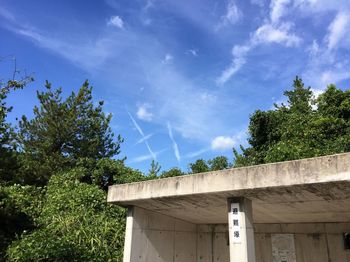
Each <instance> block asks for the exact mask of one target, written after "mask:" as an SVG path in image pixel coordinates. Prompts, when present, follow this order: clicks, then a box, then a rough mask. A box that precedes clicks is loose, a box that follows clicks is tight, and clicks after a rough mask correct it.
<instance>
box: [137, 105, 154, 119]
mask: <svg viewBox="0 0 350 262" xmlns="http://www.w3.org/2000/svg"><path fill="white" fill-rule="evenodd" d="M150 108H151V106H150V105H149V104H142V105H140V106H139V107H138V109H137V113H136V115H137V118H138V119H141V120H143V121H147V122H150V121H152V119H153V114H152V113H151V112H149V111H148V110H149V109H150Z"/></svg>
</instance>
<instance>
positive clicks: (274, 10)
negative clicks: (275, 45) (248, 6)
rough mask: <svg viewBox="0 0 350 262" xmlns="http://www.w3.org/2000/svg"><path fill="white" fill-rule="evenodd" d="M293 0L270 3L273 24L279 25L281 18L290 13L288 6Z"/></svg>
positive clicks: (279, 0) (273, 0) (276, 0)
mask: <svg viewBox="0 0 350 262" xmlns="http://www.w3.org/2000/svg"><path fill="white" fill-rule="evenodd" d="M291 2H292V1H291V0H272V1H271V3H270V19H271V22H272V23H273V24H275V23H278V22H279V20H280V18H281V17H282V16H284V15H285V14H286V12H287V11H288V9H287V6H288V4H290V3H291Z"/></svg>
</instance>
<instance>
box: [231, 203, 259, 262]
mask: <svg viewBox="0 0 350 262" xmlns="http://www.w3.org/2000/svg"><path fill="white" fill-rule="evenodd" d="M228 227H229V242H230V261H231V262H236V261H237V262H255V246H254V228H253V213H252V202H251V201H250V200H249V199H246V198H230V199H228Z"/></svg>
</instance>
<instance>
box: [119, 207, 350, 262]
mask: <svg viewBox="0 0 350 262" xmlns="http://www.w3.org/2000/svg"><path fill="white" fill-rule="evenodd" d="M130 210H132V212H129V215H128V218H127V228H126V240H125V248H124V262H135V261H140V262H141V261H143V262H150V261H152V262H157V261H159V262H160V261H162V262H168V261H173V262H191V261H193V262H195V261H196V262H212V261H216V262H228V261H230V256H229V241H228V240H229V233H228V226H227V224H216V225H204V224H200V225H195V224H192V223H187V222H184V221H181V220H179V219H174V218H172V217H168V216H165V215H160V214H158V213H155V212H152V211H149V210H145V209H142V208H138V207H134V208H131V209H130ZM254 231H255V235H254V236H255V253H256V262H271V261H273V260H272V241H271V238H272V237H273V236H274V235H275V234H282V235H283V234H287V235H292V237H293V239H294V249H295V255H296V261H297V262H320V261H321V262H323V261H324V262H329V261H332V262H349V261H350V252H349V251H347V250H344V248H343V242H342V241H343V233H344V232H349V231H350V223H301V224H294V223H293V224H255V225H254ZM231 261H241V260H237V257H235V259H233V260H231Z"/></svg>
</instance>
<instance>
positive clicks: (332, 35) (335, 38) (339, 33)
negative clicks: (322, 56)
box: [327, 12, 350, 49]
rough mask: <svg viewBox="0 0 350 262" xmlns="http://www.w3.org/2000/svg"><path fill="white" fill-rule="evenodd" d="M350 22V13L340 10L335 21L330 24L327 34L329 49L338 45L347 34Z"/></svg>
mask: <svg viewBox="0 0 350 262" xmlns="http://www.w3.org/2000/svg"><path fill="white" fill-rule="evenodd" d="M349 22H350V15H349V13H348V12H339V13H338V14H337V16H336V17H335V19H334V20H333V22H332V23H331V24H330V25H329V27H328V31H329V35H328V36H327V43H328V49H334V48H336V47H337V45H338V43H339V41H341V40H342V39H343V38H344V36H346V35H347V33H348V32H349V31H348V27H349Z"/></svg>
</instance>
